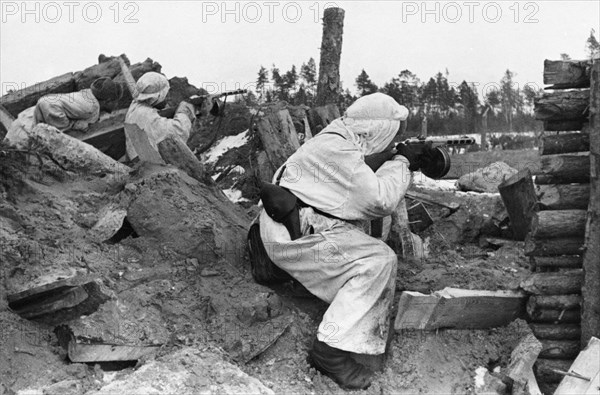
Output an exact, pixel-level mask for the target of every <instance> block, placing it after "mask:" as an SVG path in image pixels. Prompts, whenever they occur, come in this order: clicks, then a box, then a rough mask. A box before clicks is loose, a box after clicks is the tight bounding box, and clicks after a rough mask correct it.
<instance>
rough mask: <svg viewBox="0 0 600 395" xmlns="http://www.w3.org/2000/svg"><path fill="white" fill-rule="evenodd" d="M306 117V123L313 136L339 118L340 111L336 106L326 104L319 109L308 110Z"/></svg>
mask: <svg viewBox="0 0 600 395" xmlns="http://www.w3.org/2000/svg"><path fill="white" fill-rule="evenodd" d="M307 115H308V123H309V125H310V130H311V131H312V134H313V136H314V135H316V134H318V133H319V132H320V131H321V130H323V129H324V128H325V127H327V125H329V124H330V123H331V122H333V120H335V119H337V118H339V117H340V116H341V115H340V109H339V108H338V106H337V104H333V103H331V104H326V105H324V106H321V107H316V108H311V109H310V110H308V114H307Z"/></svg>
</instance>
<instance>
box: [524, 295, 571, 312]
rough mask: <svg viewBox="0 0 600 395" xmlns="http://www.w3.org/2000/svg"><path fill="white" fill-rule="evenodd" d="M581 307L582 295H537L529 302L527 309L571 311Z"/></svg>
mask: <svg viewBox="0 0 600 395" xmlns="http://www.w3.org/2000/svg"><path fill="white" fill-rule="evenodd" d="M580 307H581V295H579V294H572V295H535V296H531V297H530V298H529V300H528V301H527V309H528V310H529V309H532V310H533V309H555V310H569V309H578V308H580Z"/></svg>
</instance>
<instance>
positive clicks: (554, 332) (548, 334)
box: [529, 324, 581, 340]
mask: <svg viewBox="0 0 600 395" xmlns="http://www.w3.org/2000/svg"><path fill="white" fill-rule="evenodd" d="M529 327H530V328H531V330H532V331H533V334H534V335H535V337H537V338H538V339H547V340H579V338H580V336H581V326H579V325H578V324H560V325H552V324H529Z"/></svg>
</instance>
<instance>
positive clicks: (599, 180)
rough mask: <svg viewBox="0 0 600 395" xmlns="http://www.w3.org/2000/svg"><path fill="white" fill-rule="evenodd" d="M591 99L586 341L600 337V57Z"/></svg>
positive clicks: (583, 324)
mask: <svg viewBox="0 0 600 395" xmlns="http://www.w3.org/2000/svg"><path fill="white" fill-rule="evenodd" d="M590 100H591V101H590V115H591V117H590V125H591V130H590V170H589V171H590V205H589V208H588V213H587V225H586V238H585V246H586V250H585V252H584V254H583V270H584V271H585V279H584V284H583V290H582V292H583V317H582V322H581V342H582V344H586V343H587V342H588V340H589V339H590V338H591V337H592V336H593V337H597V338H600V60H596V61H595V62H594V65H593V67H592V96H591V99H590Z"/></svg>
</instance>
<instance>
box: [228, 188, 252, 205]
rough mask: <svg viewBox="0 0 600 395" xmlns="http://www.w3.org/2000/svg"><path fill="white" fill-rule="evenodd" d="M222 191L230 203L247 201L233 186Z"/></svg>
mask: <svg viewBox="0 0 600 395" xmlns="http://www.w3.org/2000/svg"><path fill="white" fill-rule="evenodd" d="M223 193H224V194H225V196H227V199H229V200H230V201H231V202H232V203H241V202H249V200H248V199H246V198H245V197H242V191H240V190H239V189H235V188H229V189H223Z"/></svg>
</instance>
